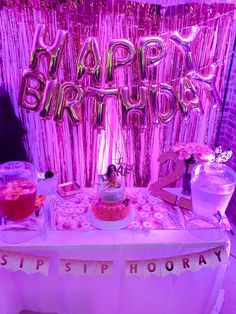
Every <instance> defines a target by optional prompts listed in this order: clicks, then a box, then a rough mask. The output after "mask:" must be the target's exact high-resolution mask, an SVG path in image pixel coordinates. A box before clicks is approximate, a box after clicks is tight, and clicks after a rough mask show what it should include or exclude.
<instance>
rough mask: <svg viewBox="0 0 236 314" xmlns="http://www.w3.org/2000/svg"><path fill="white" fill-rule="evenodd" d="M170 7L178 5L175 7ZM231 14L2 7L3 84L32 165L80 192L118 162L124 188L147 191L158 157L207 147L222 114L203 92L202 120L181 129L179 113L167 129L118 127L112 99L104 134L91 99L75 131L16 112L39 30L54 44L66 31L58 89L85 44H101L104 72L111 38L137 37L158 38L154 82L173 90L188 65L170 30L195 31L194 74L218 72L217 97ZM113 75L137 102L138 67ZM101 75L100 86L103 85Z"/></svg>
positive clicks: (223, 10)
mask: <svg viewBox="0 0 236 314" xmlns="http://www.w3.org/2000/svg"><path fill="white" fill-rule="evenodd" d="M149 2H150V1H149ZM168 3H170V4H177V3H179V1H169V2H168ZM234 10H235V6H234V5H232V4H219V3H218V4H216V3H214V4H210V5H207V4H204V3H193V4H185V5H175V6H168V7H166V6H165V7H162V6H160V5H153V4H151V3H144V2H142V3H135V2H124V1H100V0H98V1H81V2H79V1H39V0H38V1H30V0H29V1H3V2H2V6H0V36H1V38H0V39H1V41H0V42H1V46H0V51H1V53H0V58H1V60H0V71H1V72H0V74H1V75H0V83H1V84H4V85H5V87H6V88H7V89H8V90H9V92H10V94H11V97H12V100H13V102H14V105H15V109H16V111H17V112H19V115H20V117H21V119H22V121H23V122H24V125H25V127H26V129H27V132H28V135H27V148H28V151H29V153H30V156H31V160H32V162H33V163H34V164H35V165H36V166H37V167H38V169H39V170H40V171H46V170H48V169H51V170H53V171H55V172H59V173H60V176H61V181H63V182H65V181H72V180H76V181H78V182H79V183H80V184H81V185H82V186H84V185H85V186H91V185H93V184H94V183H96V176H97V174H98V173H104V172H105V171H106V167H107V165H108V164H109V163H115V164H119V165H118V166H119V168H120V169H121V170H122V169H123V170H124V171H126V176H125V181H126V184H127V185H128V186H147V185H148V183H149V182H150V181H151V182H153V181H155V180H156V179H157V178H158V174H159V165H158V161H157V160H158V157H159V156H160V154H161V153H162V152H164V151H168V150H170V149H172V147H173V145H174V144H175V143H176V142H186V141H190V142H198V143H205V144H209V145H210V146H212V145H213V144H214V139H215V136H216V131H217V128H218V125H219V119H220V115H221V112H220V111H219V110H216V109H213V108H212V106H211V104H210V100H209V97H208V94H207V93H206V92H204V90H203V89H201V90H200V98H201V102H202V105H203V109H204V113H203V114H202V115H197V114H194V112H191V114H190V117H189V120H188V121H187V122H184V121H183V120H182V118H181V116H180V114H178V113H177V114H176V115H175V117H174V118H173V119H172V120H171V121H170V122H168V123H165V124H159V125H158V126H153V125H149V126H148V127H147V128H146V129H145V130H140V129H139V128H137V127H133V128H131V127H129V128H128V129H127V130H125V129H123V128H122V126H121V109H120V107H121V106H120V104H119V103H118V101H116V100H108V101H107V104H106V113H105V130H101V131H98V130H97V129H96V128H95V125H94V121H93V120H94V104H93V103H92V101H91V99H90V100H86V103H85V106H84V109H83V110H84V112H83V113H84V117H85V119H84V121H83V122H82V123H81V124H80V125H77V126H75V125H73V124H72V123H71V121H70V119H68V117H67V115H65V117H64V120H63V122H62V123H60V124H59V123H58V124H57V123H55V121H53V120H43V119H41V118H40V117H39V114H38V113H37V112H26V111H25V110H23V109H22V108H19V107H18V106H17V99H18V93H19V87H20V84H21V80H22V72H23V70H24V69H26V68H28V67H29V60H30V52H31V48H32V42H33V36H34V31H35V27H36V25H37V24H38V23H42V24H45V25H46V27H47V35H46V37H47V39H48V41H49V42H50V41H53V40H54V38H55V35H56V32H57V30H58V29H62V30H66V31H68V40H67V42H66V45H65V47H64V52H63V56H62V60H61V64H60V70H59V80H60V81H61V82H64V81H73V80H74V77H75V73H76V61H77V58H78V54H79V50H80V48H81V46H82V44H83V43H84V41H85V39H86V38H88V37H95V38H96V39H97V40H98V43H99V48H100V51H101V55H102V62H103V69H105V67H106V65H105V63H106V55H107V43H108V41H109V40H110V39H112V38H123V39H128V40H130V41H131V42H132V43H133V44H136V43H137V42H138V39H139V38H140V37H143V36H159V37H161V38H162V39H163V40H164V41H165V43H166V45H167V49H168V53H167V55H166V57H165V60H164V62H162V63H161V64H159V65H158V67H157V71H154V72H153V74H152V78H153V80H154V82H155V83H156V84H159V83H168V84H170V85H172V86H173V87H175V88H176V89H177V88H178V82H179V80H180V79H181V78H183V77H184V73H185V62H184V59H183V56H182V54H181V51H180V50H179V49H178V48H177V47H176V46H175V45H174V44H173V43H172V42H171V41H170V40H169V37H170V35H171V34H172V33H173V32H174V31H179V32H180V34H181V35H183V36H187V35H188V34H189V33H190V31H191V26H194V25H198V26H199V27H200V32H199V35H198V37H197V40H196V41H195V42H194V46H193V54H194V57H195V61H196V66H197V70H198V72H200V73H201V74H202V75H208V74H209V69H210V66H211V65H212V64H213V63H216V64H217V65H218V66H219V68H218V72H217V79H216V88H217V90H218V92H219V95H220V97H221V98H222V92H223V87H224V86H223V83H224V76H225V68H226V62H227V55H228V47H229V41H230V36H231V29H232V23H233V18H234V12H235V11H234ZM46 66H47V64H46V63H45V62H44V67H46ZM116 71H117V72H116V80H115V85H116V87H122V86H128V87H129V90H132V91H133V93H134V95H135V94H136V96H137V93H136V89H135V86H138V85H139V78H138V73H137V71H138V70H137V68H136V67H135V66H130V67H127V68H126V69H123V68H121V69H117V70H116ZM104 72H105V71H103V74H102V75H103V77H102V86H104V85H105V74H104ZM163 106H165V105H164V103H163ZM161 110H162V109H161ZM1 149H3V148H1ZM127 169H128V170H127Z"/></svg>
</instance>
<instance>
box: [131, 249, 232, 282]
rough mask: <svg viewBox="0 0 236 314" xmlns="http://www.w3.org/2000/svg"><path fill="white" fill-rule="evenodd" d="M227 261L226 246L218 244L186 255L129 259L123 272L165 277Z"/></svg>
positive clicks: (214, 266)
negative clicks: (212, 247)
mask: <svg viewBox="0 0 236 314" xmlns="http://www.w3.org/2000/svg"><path fill="white" fill-rule="evenodd" d="M228 263H229V259H228V254H227V249H226V246H219V247H216V248H214V249H209V250H206V251H203V252H197V253H191V254H187V255H180V256H174V257H167V258H161V259H150V260H129V261H126V265H125V273H126V275H127V276H143V277H147V276H150V275H155V276H159V277H165V276H167V275H169V274H174V275H177V276H179V275H181V274H182V273H183V272H185V271H192V272H196V271H199V270H200V269H202V268H203V267H206V268H211V269H213V268H216V267H217V266H219V265H228Z"/></svg>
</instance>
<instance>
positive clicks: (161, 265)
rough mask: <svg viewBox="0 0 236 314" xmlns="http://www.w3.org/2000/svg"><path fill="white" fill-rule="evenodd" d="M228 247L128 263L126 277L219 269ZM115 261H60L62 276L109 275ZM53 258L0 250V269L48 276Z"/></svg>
mask: <svg viewBox="0 0 236 314" xmlns="http://www.w3.org/2000/svg"><path fill="white" fill-rule="evenodd" d="M228 264H229V258H228V253H227V246H225V245H223V246H219V247H216V248H212V249H209V250H206V251H202V252H197V253H191V254H187V255H178V256H172V257H167V258H159V259H141V260H127V261H125V268H124V271H125V275H126V276H128V277H130V276H141V277H147V276H150V275H155V276H158V277H165V276H167V275H169V274H174V275H177V276H179V275H181V274H182V273H183V272H185V271H192V272H196V271H199V270H200V269H202V268H204V267H205V268H210V269H213V268H216V267H217V266H220V265H225V266H226V265H228ZM113 265H114V261H112V260H82V259H65V258H60V261H59V267H58V272H59V274H60V275H66V274H69V275H77V276H110V275H112V273H113ZM49 267H50V258H49V257H45V256H34V255H29V254H25V253H16V252H9V251H4V250H0V269H5V270H8V271H13V272H15V271H23V272H25V273H26V274H28V275H30V274H33V273H41V274H42V275H45V276H47V275H48V271H49Z"/></svg>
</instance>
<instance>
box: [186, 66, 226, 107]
mask: <svg viewBox="0 0 236 314" xmlns="http://www.w3.org/2000/svg"><path fill="white" fill-rule="evenodd" d="M216 73H217V65H216V64H212V65H211V70H210V73H209V74H208V75H206V76H204V75H201V74H200V73H198V72H196V71H193V72H190V73H188V75H187V76H188V78H189V79H190V80H193V81H194V82H196V83H197V84H200V85H201V86H203V87H204V88H205V89H206V90H207V91H208V93H209V99H210V102H211V106H212V108H217V109H220V108H221V105H222V102H221V99H220V96H219V93H218V91H217V89H216Z"/></svg>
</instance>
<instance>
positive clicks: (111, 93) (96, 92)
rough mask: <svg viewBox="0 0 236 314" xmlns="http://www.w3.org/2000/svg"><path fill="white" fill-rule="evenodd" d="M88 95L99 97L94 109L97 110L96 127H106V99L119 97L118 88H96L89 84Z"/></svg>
mask: <svg viewBox="0 0 236 314" xmlns="http://www.w3.org/2000/svg"><path fill="white" fill-rule="evenodd" d="M87 96H88V97H93V98H96V99H97V104H96V107H95V108H94V110H95V111H96V128H97V129H100V130H101V129H105V114H104V112H105V106H106V100H107V99H109V98H112V99H117V97H118V89H117V88H113V89H111V88H108V89H105V88H103V89H102V88H96V87H91V86H89V87H88V89H87Z"/></svg>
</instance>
